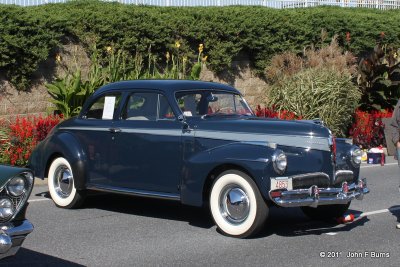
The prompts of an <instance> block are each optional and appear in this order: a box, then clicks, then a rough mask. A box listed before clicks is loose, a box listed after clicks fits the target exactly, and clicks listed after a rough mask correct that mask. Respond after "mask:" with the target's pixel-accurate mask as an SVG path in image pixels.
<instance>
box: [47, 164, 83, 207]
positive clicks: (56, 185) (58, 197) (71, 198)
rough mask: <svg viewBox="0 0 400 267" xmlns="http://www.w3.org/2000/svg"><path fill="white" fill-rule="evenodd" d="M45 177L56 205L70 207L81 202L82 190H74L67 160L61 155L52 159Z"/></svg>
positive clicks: (71, 173) (76, 205) (70, 169)
mask: <svg viewBox="0 0 400 267" xmlns="http://www.w3.org/2000/svg"><path fill="white" fill-rule="evenodd" d="M47 178H48V179H47V184H48V187H49V192H50V196H51V198H52V199H53V201H54V203H55V204H56V206H58V207H60V208H66V209H72V208H78V207H79V206H81V205H82V204H83V201H84V197H85V196H84V192H83V191H78V190H76V188H75V184H74V175H73V172H72V168H71V165H70V164H69V162H68V160H66V159H65V158H62V157H60V158H56V159H55V160H53V162H52V163H51V165H50V168H49V173H48V177H47Z"/></svg>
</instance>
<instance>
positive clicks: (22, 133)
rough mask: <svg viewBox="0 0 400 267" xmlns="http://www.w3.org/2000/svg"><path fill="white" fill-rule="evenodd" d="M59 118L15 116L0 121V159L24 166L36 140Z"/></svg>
mask: <svg viewBox="0 0 400 267" xmlns="http://www.w3.org/2000/svg"><path fill="white" fill-rule="evenodd" d="M60 120H61V117H58V116H48V117H45V118H43V117H41V116H39V117H17V118H16V119H15V121H11V122H6V121H2V122H1V123H0V154H1V157H0V161H1V163H5V164H11V165H16V166H25V165H26V164H27V162H28V159H29V157H30V155H31V153H32V150H33V149H34V148H35V146H36V145H37V143H38V142H40V141H41V140H43V139H44V138H45V137H46V136H47V134H48V133H49V132H50V130H51V129H52V128H53V127H54V126H55V125H57V124H58V123H59V122H60Z"/></svg>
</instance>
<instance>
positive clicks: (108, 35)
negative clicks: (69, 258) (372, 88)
mask: <svg viewBox="0 0 400 267" xmlns="http://www.w3.org/2000/svg"><path fill="white" fill-rule="evenodd" d="M399 14H400V11H399V10H391V11H380V10H374V9H357V8H351V9H346V8H338V7H316V8H304V9H270V8H265V7H239V6H231V7H187V8H185V7H152V6H135V5H122V4H118V3H105V2H98V1H87V0H86V1H68V2H67V3H65V4H48V5H42V6H38V7H17V6H10V5H0V21H1V22H2V23H0V36H1V37H2V38H0V72H1V73H4V75H5V76H6V78H7V79H8V80H10V81H11V82H12V83H13V84H14V85H16V86H18V87H20V88H26V87H27V86H28V82H29V81H30V79H31V77H32V74H33V73H34V72H35V71H36V70H37V69H38V66H39V64H40V63H42V62H43V61H44V60H46V59H47V58H48V55H52V54H53V53H54V51H55V50H56V49H57V47H58V46H59V45H60V43H61V42H62V41H63V40H65V39H68V40H74V41H76V42H79V43H81V44H83V45H84V46H85V47H86V48H87V51H88V52H91V48H92V47H93V44H97V45H98V48H99V49H100V50H102V51H105V48H106V47H108V46H110V45H114V46H116V49H122V50H123V51H126V52H127V53H129V54H130V55H131V56H132V57H134V55H135V53H136V52H140V53H141V54H142V55H144V57H143V60H144V61H146V60H147V59H148V57H147V56H148V48H149V47H150V46H151V48H152V49H151V53H152V54H153V55H155V56H156V58H157V60H160V59H161V58H163V57H164V55H165V53H166V52H167V51H168V50H169V49H170V48H171V47H173V45H174V43H175V41H176V40H180V42H181V44H182V46H181V50H183V51H184V52H185V53H188V52H190V51H196V49H197V46H198V44H200V43H202V44H204V47H205V48H206V49H207V51H208V53H207V55H208V56H209V63H210V68H211V69H212V70H214V71H216V72H219V71H223V70H226V69H229V68H230V67H231V63H232V61H233V60H234V59H235V58H236V57H237V56H238V55H240V53H243V52H244V53H246V54H248V55H249V56H250V60H251V61H252V62H253V63H254V67H255V69H256V70H257V71H258V72H263V71H264V70H265V67H266V66H267V65H268V63H269V61H270V59H271V57H272V56H273V55H275V54H279V53H282V52H284V51H292V52H294V53H295V54H297V53H301V51H302V50H303V48H304V47H308V46H310V45H312V44H314V45H315V46H316V47H321V46H323V45H324V44H326V43H325V40H323V41H321V40H320V38H319V36H320V31H321V30H322V29H326V32H327V33H329V34H330V35H331V36H332V35H335V34H337V35H338V43H339V45H340V46H346V47H347V48H348V49H349V50H350V51H352V52H353V53H354V54H356V55H360V54H361V53H363V52H365V51H369V50H371V49H373V47H374V46H375V40H376V39H377V38H378V37H379V34H380V32H382V31H385V34H386V41H387V42H388V43H391V44H393V45H400V36H399V34H398V29H399V28H400V20H398V19H397V18H398V17H399ZM347 33H349V34H351V39H349V38H347V36H348V34H347ZM104 56H106V55H104ZM145 63H147V62H145Z"/></svg>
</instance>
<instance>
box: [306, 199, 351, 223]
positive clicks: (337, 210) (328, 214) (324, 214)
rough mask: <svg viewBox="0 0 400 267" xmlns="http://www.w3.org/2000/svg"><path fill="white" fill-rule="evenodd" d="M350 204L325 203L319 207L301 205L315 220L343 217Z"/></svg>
mask: <svg viewBox="0 0 400 267" xmlns="http://www.w3.org/2000/svg"><path fill="white" fill-rule="evenodd" d="M349 206H350V202H349V203H348V204H338V205H324V206H319V207H317V208H312V207H301V210H302V211H303V212H304V214H305V215H307V216H308V217H309V218H311V219H313V220H329V219H335V218H339V217H342V216H343V215H344V214H345V213H346V211H347V210H348V209H349Z"/></svg>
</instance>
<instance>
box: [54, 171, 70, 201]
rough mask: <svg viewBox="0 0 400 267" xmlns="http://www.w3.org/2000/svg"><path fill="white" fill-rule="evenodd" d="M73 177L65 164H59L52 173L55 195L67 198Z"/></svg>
mask: <svg viewBox="0 0 400 267" xmlns="http://www.w3.org/2000/svg"><path fill="white" fill-rule="evenodd" d="M73 183H74V177H73V176H72V172H71V170H70V169H69V168H68V167H67V166H59V167H58V168H57V169H56V171H55V173H54V188H55V191H56V192H57V195H58V196H59V197H61V198H67V197H69V195H70V194H71V192H72V187H73Z"/></svg>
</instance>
